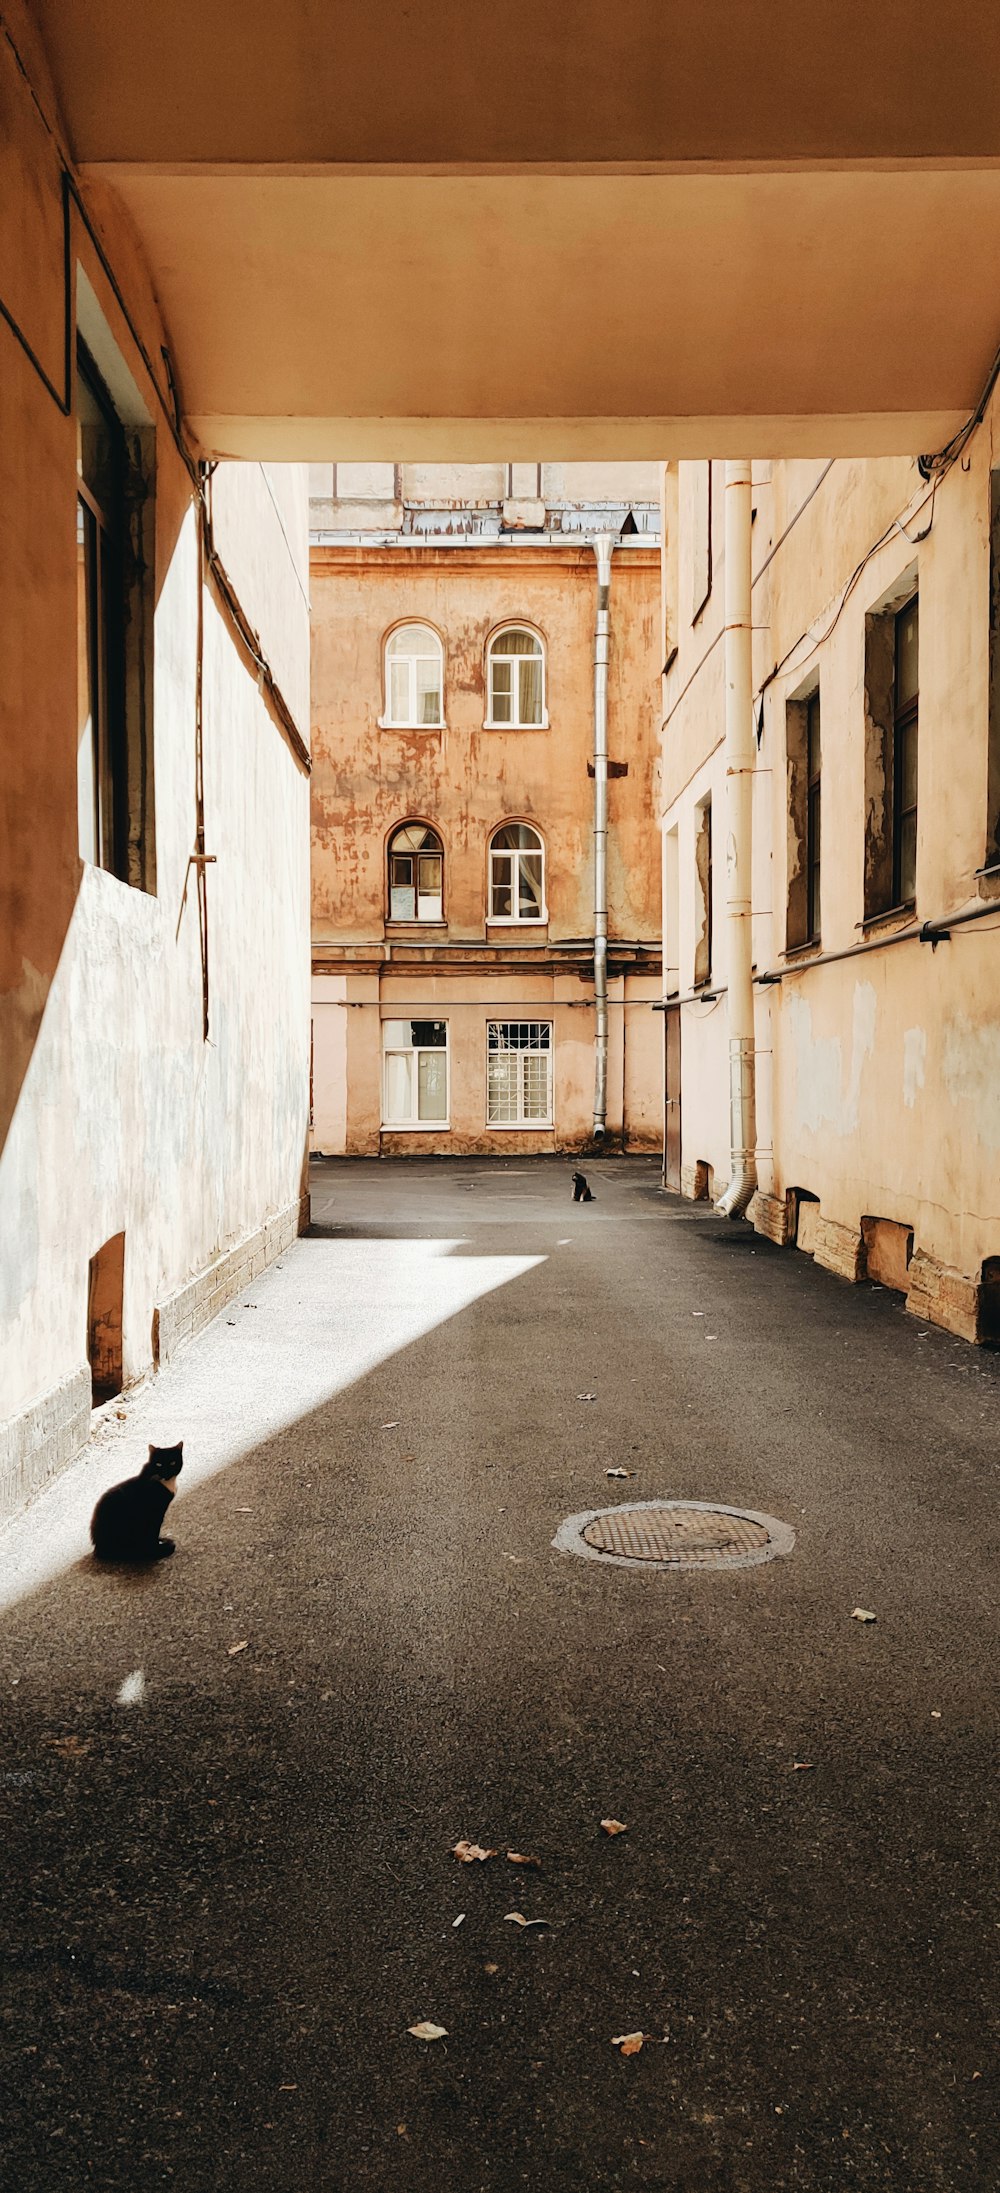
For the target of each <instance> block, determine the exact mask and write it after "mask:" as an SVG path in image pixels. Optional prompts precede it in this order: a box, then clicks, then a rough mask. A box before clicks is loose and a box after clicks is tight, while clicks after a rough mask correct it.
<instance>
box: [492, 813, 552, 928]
mask: <svg viewBox="0 0 1000 2193" xmlns="http://www.w3.org/2000/svg"><path fill="white" fill-rule="evenodd" d="M489 919H490V921H547V920H548V915H547V913H546V910H545V851H544V847H543V845H542V841H541V838H540V837H539V835H538V832H537V830H533V829H532V827H531V824H530V823H527V822H508V823H505V824H504V826H503V828H502V829H500V830H494V832H493V836H492V838H491V839H490V906H489Z"/></svg>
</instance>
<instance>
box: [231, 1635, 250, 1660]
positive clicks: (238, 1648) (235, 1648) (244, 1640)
mask: <svg viewBox="0 0 1000 2193" xmlns="http://www.w3.org/2000/svg"><path fill="white" fill-rule="evenodd" d="M249 1643H250V1639H249V1637H241V1638H240V1641H239V1644H238V1645H227V1646H226V1651H227V1652H228V1654H229V1657H230V1659H232V1657H233V1654H234V1653H236V1652H245V1651H246V1649H247V1646H248V1644H249Z"/></svg>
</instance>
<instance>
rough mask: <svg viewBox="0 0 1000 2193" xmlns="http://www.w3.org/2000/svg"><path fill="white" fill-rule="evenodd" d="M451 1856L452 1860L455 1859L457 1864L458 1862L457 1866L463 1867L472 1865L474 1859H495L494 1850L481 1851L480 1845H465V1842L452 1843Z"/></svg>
mask: <svg viewBox="0 0 1000 2193" xmlns="http://www.w3.org/2000/svg"><path fill="white" fill-rule="evenodd" d="M451 1855H452V1857H453V1858H457V1859H458V1862H459V1864H460V1865H463V1866H471V1865H472V1864H473V1862H474V1860H475V1859H477V1858H479V1859H486V1858H495V1857H496V1851H495V1850H483V1849H482V1847H481V1845H480V1844H479V1843H466V1842H461V1843H453V1844H452V1846H451Z"/></svg>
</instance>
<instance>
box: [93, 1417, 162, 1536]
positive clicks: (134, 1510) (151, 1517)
mask: <svg viewBox="0 0 1000 2193" xmlns="http://www.w3.org/2000/svg"><path fill="white" fill-rule="evenodd" d="M183 1467H184V1441H183V1439H179V1440H178V1442H177V1445H176V1447H154V1446H151V1447H150V1450H149V1461H148V1462H146V1463H145V1464H144V1465H143V1467H142V1469H141V1470H140V1472H139V1475H138V1477H127V1478H126V1479H125V1482H124V1484H122V1485H112V1487H111V1490H110V1492H106V1493H102V1495H101V1498H100V1499H99V1501H98V1503H97V1506H96V1508H95V1509H94V1513H93V1515H92V1517H91V1521H90V1535H91V1538H92V1539H93V1543H94V1552H95V1553H96V1555H97V1558H98V1560H99V1561H163V1560H165V1559H166V1557H167V1555H168V1554H170V1553H173V1550H174V1541H173V1539H172V1538H161V1537H160V1524H161V1523H162V1521H163V1518H164V1516H165V1515H166V1512H167V1509H168V1508H169V1506H170V1503H171V1501H172V1499H173V1497H174V1491H175V1488H176V1485H177V1479H178V1476H179V1474H180V1472H181V1470H182V1469H183Z"/></svg>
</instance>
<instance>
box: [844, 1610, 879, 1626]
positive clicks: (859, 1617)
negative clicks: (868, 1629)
mask: <svg viewBox="0 0 1000 2193" xmlns="http://www.w3.org/2000/svg"><path fill="white" fill-rule="evenodd" d="M851 1621H852V1622H877V1621H878V1615H877V1614H873V1613H872V1611H871V1608H870V1607H855V1609H854V1611H853V1613H852V1615H851Z"/></svg>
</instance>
